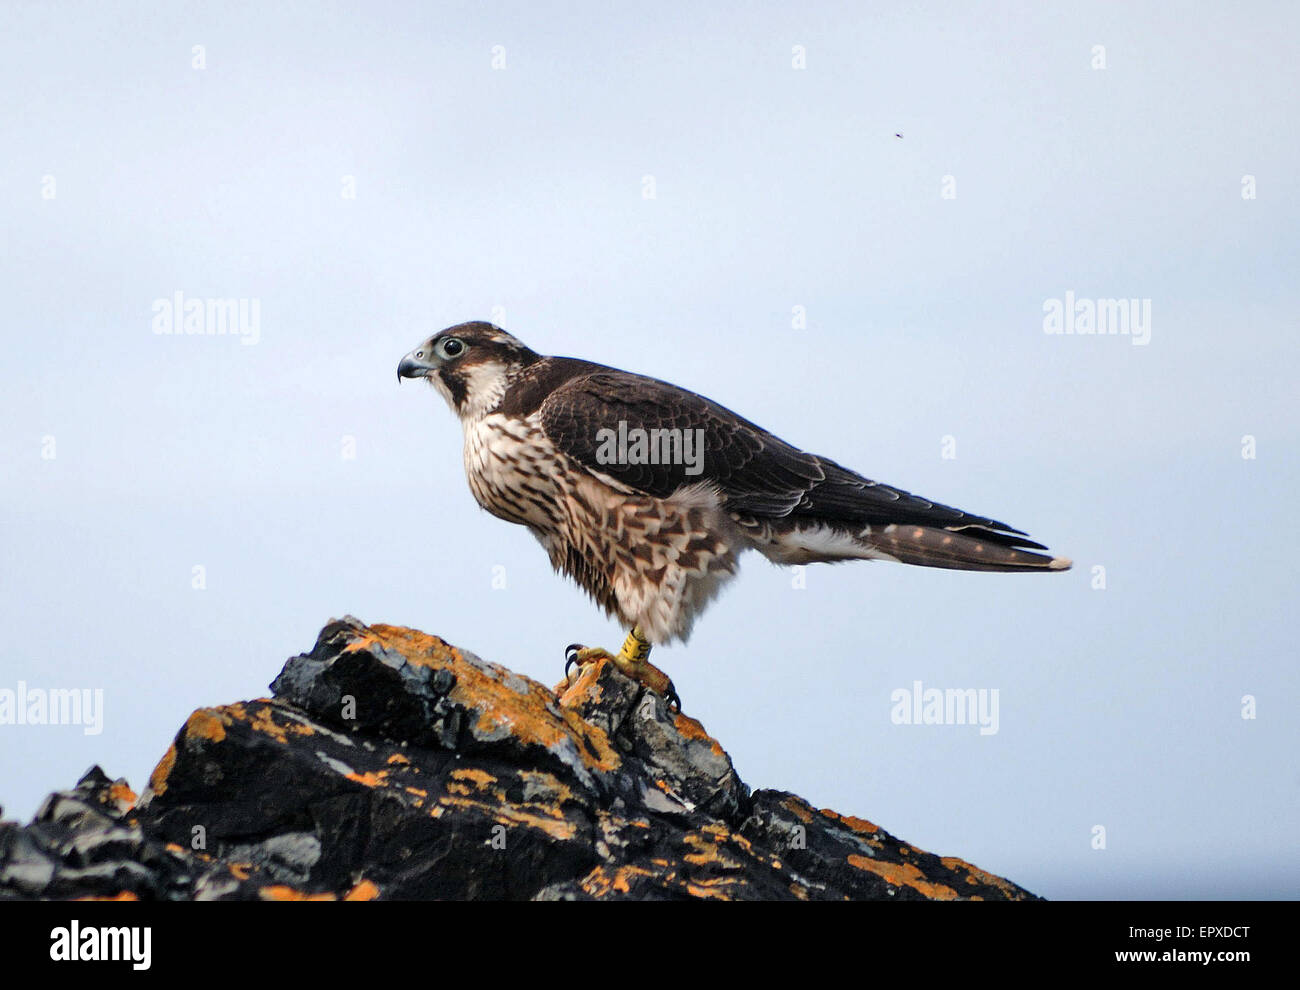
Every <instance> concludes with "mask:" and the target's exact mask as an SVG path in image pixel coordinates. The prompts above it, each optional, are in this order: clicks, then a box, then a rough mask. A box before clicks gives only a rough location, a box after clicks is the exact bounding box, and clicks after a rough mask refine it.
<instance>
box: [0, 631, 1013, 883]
mask: <svg viewBox="0 0 1300 990" xmlns="http://www.w3.org/2000/svg"><path fill="white" fill-rule="evenodd" d="M271 687H272V690H273V692H274V695H273V697H271V698H262V699H258V700H256V701H246V702H239V703H237V704H232V705H223V706H220V707H217V708H204V709H200V710H199V711H196V712H195V713H194V714H193V715H191V716H190V717H189V719H188V720H187V721H186V723H185V725H184V726H183V727H182V729H181V730H180V732H179V733H178V734H177V736H176V739H175V741H174V742H173V744H172V746H171V748H170V749H168V751H167V753H166V755H164V757H163V759H162V760H161V762H160V763H159V764H158V766H157V768H156V769H155V770H154V772H153V774H152V776H151V777H150V779H149V784H148V786H147V787H146V788H145V790H144V792H143V793H142V794H141V795H139V797H138V798H137V796H136V795H135V794H134V793H132V791H131V790H130V788H129V787H127V785H126V783H125V782H124V781H120V780H119V781H111V780H109V779H108V777H107V776H105V775H104V774H103V773H102V772H101V771H100V770H99V768H98V767H95V768H93V769H92V770H91V771H90V772H89V773H87V774H86V776H85V777H83V778H82V780H81V781H80V782H79V783H78V784H77V786H76V788H75V789H73V790H71V791H65V792H60V793H56V794H52V795H50V797H49V798H47V799H46V801H45V803H44V804H43V805H42V807H41V808H40V810H39V811H38V812H37V814H36V817H35V818H34V819H33V820H32V822H31V823H30V824H29V825H27V826H20V825H18V824H17V823H13V822H4V823H0V898H74V897H81V898H142V899H272V900H275V899H336V898H337V899H355V900H362V899H364V900H369V899H376V898H384V899H403V898H516V899H525V898H533V899H541V900H556V899H582V900H587V899H611V898H631V899H653V898H659V899H665V898H708V899H722V900H757V899H805V900H824V899H863V898H866V899H898V900H903V899H942V900H952V899H959V898H960V899H988V900H1019V899H1029V898H1032V897H1033V895H1032V894H1029V893H1028V892H1027V891H1025V890H1023V889H1021V888H1020V887H1018V886H1016V885H1015V884H1013V883H1010V882H1008V881H1006V880H1003V879H1000V878H998V877H995V876H992V875H990V874H988V873H985V872H984V871H983V870H979V869H977V868H975V867H973V866H971V865H970V864H968V863H965V862H963V861H962V860H960V859H954V858H949V857H942V858H941V857H939V856H935V855H932V854H930V853H926V852H922V851H921V850H919V849H916V848H915V847H913V846H910V845H909V844H907V843H905V842H900V841H899V840H898V839H896V838H894V837H893V836H892V835H890V834H889V833H887V832H885V831H883V830H882V829H880V828H878V827H876V826H875V825H873V824H871V823H870V822H868V821H864V820H862V819H860V818H853V817H850V816H846V815H840V814H837V813H835V812H833V811H828V810H819V809H816V808H813V807H812V806H810V805H809V804H808V803H807V802H806V801H804V800H803V799H802V798H800V797H797V796H795V795H794V794H789V793H786V792H783V791H773V790H759V791H754V792H751V791H750V790H749V788H748V787H746V786H745V784H744V783H743V782H742V781H741V779H740V777H739V776H738V775H737V774H736V770H735V768H734V767H733V766H732V763H731V759H730V758H729V757H728V756H727V753H726V752H725V751H724V750H723V748H722V746H720V745H719V744H718V742H717V741H716V740H714V739H713V738H712V737H710V736H709V734H708V733H707V732H706V731H705V730H704V728H703V726H701V725H700V723H699V722H697V721H696V720H695V719H693V718H690V717H689V716H687V715H684V714H682V713H680V712H676V711H674V710H672V709H670V708H669V707H668V706H667V705H666V704H665V702H664V701H663V699H662V698H661V697H660V696H658V695H656V694H654V693H652V692H649V691H646V690H645V689H644V688H642V687H641V685H639V684H637V683H635V682H633V681H631V680H629V679H628V678H627V677H625V676H624V675H623V674H621V673H620V672H619V671H618V670H617V668H615V667H614V666H613V665H612V664H610V663H608V662H598V663H595V664H591V665H588V666H586V667H584V668H582V669H581V670H580V672H578V673H575V675H574V678H573V680H572V683H567V684H561V685H560V686H559V687H558V688H557V689H556V690H554V691H552V690H549V689H548V688H546V687H545V686H543V685H541V684H539V683H537V682H536V681H532V680H530V679H528V678H526V677H521V676H520V675H518V674H515V673H513V672H511V671H509V670H507V669H506V668H504V667H501V666H498V665H497V664H493V663H488V662H486V661H484V660H481V659H479V658H478V657H476V656H474V655H473V654H472V653H469V652H467V651H465V650H461V649H458V648H456V647H453V646H450V645H448V644H447V643H445V642H443V641H442V640H441V639H439V638H437V637H436V636H430V635H427V634H425V633H421V632H417V631H415V630H412V629H405V628H400V627H395V626H384V625H375V626H366V625H364V624H362V623H361V622H358V621H357V620H356V619H352V618H345V619H342V620H337V621H332V622H331V623H329V625H327V626H326V627H325V628H324V629H323V630H322V631H321V634H320V637H319V639H318V640H317V642H316V646H315V648H314V649H313V650H312V651H311V652H310V653H308V654H305V655H302V656H297V657H294V658H293V659H291V660H290V661H289V662H288V663H287V664H286V665H285V667H284V669H283V670H282V671H281V673H280V675H279V677H277V678H276V679H275V681H274V683H273V684H272V685H271Z"/></svg>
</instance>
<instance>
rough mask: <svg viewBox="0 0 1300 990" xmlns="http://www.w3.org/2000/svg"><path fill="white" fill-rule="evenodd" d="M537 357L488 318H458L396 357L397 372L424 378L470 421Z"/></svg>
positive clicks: (497, 400) (496, 402)
mask: <svg viewBox="0 0 1300 990" xmlns="http://www.w3.org/2000/svg"><path fill="white" fill-rule="evenodd" d="M539 358H540V355H538V354H537V353H536V352H534V351H532V350H530V349H529V348H528V347H526V346H525V345H524V344H522V343H521V342H520V341H519V340H517V339H516V338H515V337H512V336H511V335H510V334H508V333H506V332H505V331H504V330H502V329H501V328H500V327H496V326H493V325H492V324H491V323H484V322H481V321H478V322H474V323H460V324H458V325H456V326H454V327H448V328H447V329H446V330H439V331H438V332H437V333H435V334H434V335H433V336H432V337H430V338H429V339H428V340H426V341H425V342H424V343H422V344H421V345H420V346H419V347H417V348H416V349H415V350H413V351H411V352H410V353H409V354H407V355H406V357H404V358H402V362H401V364H399V365H398V366H397V377H398V380H399V381H400V380H401V379H403V378H427V379H428V380H429V383H430V384H431V385H433V387H434V388H436V389H437V390H438V392H439V393H440V394H441V395H442V397H443V398H444V399H446V400H447V404H448V405H449V406H451V408H452V411H453V412H454V413H456V415H457V416H459V417H460V418H461V419H462V420H470V419H477V418H478V417H480V416H483V415H486V414H487V413H489V412H491V411H492V410H493V409H495V408H496V407H497V406H498V405H500V403H501V399H502V397H503V396H504V395H505V393H506V389H507V388H508V387H509V386H510V383H511V381H512V380H513V379H514V377H515V376H516V375H517V374H519V372H520V371H522V370H523V369H524V368H526V367H528V366H529V365H530V364H532V363H533V362H534V361H537V360H539Z"/></svg>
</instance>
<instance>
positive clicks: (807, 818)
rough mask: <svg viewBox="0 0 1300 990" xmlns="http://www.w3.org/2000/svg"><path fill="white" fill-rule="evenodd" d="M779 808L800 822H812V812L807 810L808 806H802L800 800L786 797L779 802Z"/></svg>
mask: <svg viewBox="0 0 1300 990" xmlns="http://www.w3.org/2000/svg"><path fill="white" fill-rule="evenodd" d="M781 806H782V807H783V808H785V810H786V811H788V812H790V813H791V814H792V815H794V816H795V817H796V818H798V819H799V820H800V821H801V822H805V823H808V822H811V821H812V820H813V816H812V811H810V810H809V808H808V805H806V804H804V803H803V801H802V799H800V798H797V797H788V798H786V799H785V800H784V801H782V802H781Z"/></svg>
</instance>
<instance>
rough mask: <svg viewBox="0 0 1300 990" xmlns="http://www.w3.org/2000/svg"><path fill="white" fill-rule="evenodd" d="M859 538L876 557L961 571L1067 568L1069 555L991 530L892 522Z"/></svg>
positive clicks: (871, 528) (1052, 569)
mask: <svg viewBox="0 0 1300 990" xmlns="http://www.w3.org/2000/svg"><path fill="white" fill-rule="evenodd" d="M858 539H859V540H860V541H861V542H862V543H863V544H865V547H866V548H867V549H869V551H870V552H871V555H872V556H882V555H883V556H887V557H892V558H893V559H894V560H897V561H900V562H901V563H904V564H918V565H920V566H921V567H947V568H951V569H953V570H959V571H1065V570H1069V568H1070V566H1071V564H1072V563H1073V562H1072V561H1071V560H1069V559H1068V558H1066V557H1052V556H1048V555H1046V554H1041V553H1033V552H1032V551H1031V550H1029V549H1027V547H1033V548H1035V549H1038V550H1045V549H1047V548H1046V547H1044V546H1043V545H1042V544H1041V543H1035V542H1033V541H1032V540H1028V539H1019V538H1017V537H1015V536H1009V535H1008V534H1006V533H994V532H991V531H988V530H983V531H975V532H972V531H971V530H970V529H969V528H966V529H965V531H958V530H957V529H956V528H954V529H941V528H938V527H934V526H915V525H909V524H903V523H891V524H890V525H888V526H869V527H867V529H865V530H864V531H863V532H862V534H861V535H860V536H859V537H858Z"/></svg>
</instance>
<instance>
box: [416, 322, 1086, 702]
mask: <svg viewBox="0 0 1300 990" xmlns="http://www.w3.org/2000/svg"><path fill="white" fill-rule="evenodd" d="M397 375H398V382H399V383H400V382H401V381H402V380H403V379H421V378H422V379H425V380H426V381H428V382H429V383H430V384H431V385H432V386H433V388H434V389H435V390H436V391H437V392H438V393H439V394H440V395H441V396H442V398H443V399H445V400H446V402H447V404H448V405H449V406H450V407H451V410H452V412H453V413H455V414H456V416H457V417H458V418H459V420H460V423H461V426H462V429H463V434H464V465H465V474H466V478H467V480H468V482H469V488H470V491H471V492H472V493H473V496H474V498H475V500H476V501H477V502H478V504H479V505H480V506H481V507H482V508H484V509H486V510H487V511H488V512H490V513H491V514H492V515H494V516H497V517H498V518H500V519H503V520H506V521H508V522H511V523H516V524H519V525H522V526H525V527H527V528H528V530H529V531H530V532H532V534H533V535H534V536H535V537H536V538H537V540H538V541H539V542H540V543H541V545H542V547H543V548H544V549H545V551H546V553H547V555H548V557H549V559H550V563H551V565H552V567H553V568H554V569H555V570H556V571H557V572H559V573H561V574H564V575H567V576H568V577H570V578H572V579H573V580H574V581H575V582H576V583H577V584H578V585H579V586H580V587H581V588H582V589H583V590H585V591H586V592H587V594H588V595H590V596H591V598H592V599H593V600H594V601H595V603H596V604H597V605H599V606H600V607H601V608H603V609H604V611H605V612H606V614H608V615H611V616H614V617H616V618H617V619H618V620H619V621H620V622H621V623H622V624H623V626H624V627H625V628H628V629H629V630H630V631H629V632H628V635H627V638H626V640H625V641H624V643H623V646H622V648H621V649H620V650H619V651H618V652H617V653H610V652H609V651H607V650H604V649H601V648H599V647H587V646H583V645H582V644H580V643H574V644H571V645H570V646H569V647H568V648H567V650H566V663H565V676H566V678H567V677H568V676H569V671H570V668H571V667H572V666H573V665H574V664H577V665H579V666H583V665H586V664H589V663H593V662H596V661H599V660H604V659H608V660H611V661H612V662H613V663H614V665H615V666H616V667H618V669H619V670H621V671H622V672H623V673H625V674H627V675H628V676H629V677H631V678H633V679H634V680H636V681H638V682H639V683H640V684H642V685H644V686H645V687H647V688H649V689H650V690H652V691H655V692H657V693H659V694H660V695H661V696H663V697H664V698H665V699H666V701H667V702H668V703H669V704H670V706H675V707H676V709H677V710H678V711H680V710H681V700H680V697H679V696H678V695H677V692H676V689H675V687H674V686H673V683H672V680H671V678H669V677H668V676H667V674H666V673H664V672H663V671H662V670H660V669H659V668H658V667H656V666H655V665H654V664H652V663H650V661H649V656H650V652H651V648H652V647H653V646H656V645H660V644H665V643H671V642H675V641H681V642H685V641H686V640H687V639H688V638H689V636H690V634H691V630H692V627H693V626H694V624H695V621H696V619H697V618H699V616H700V615H701V614H702V612H703V611H704V610H705V608H706V607H707V606H708V605H709V603H710V602H711V601H713V600H714V599H715V598H716V596H717V595H718V593H719V591H720V590H721V589H722V587H723V586H724V585H725V584H726V582H727V581H729V580H730V579H732V578H733V577H734V576H735V575H736V573H737V565H738V558H739V557H740V556H741V555H742V554H743V553H744V552H745V551H748V550H756V551H758V553H760V554H761V555H763V556H764V557H766V558H767V559H768V560H770V561H773V562H774V563H777V564H782V565H801V564H809V563H817V562H828V563H834V562H841V561H847V560H887V561H896V562H901V563H904V564H915V565H920V566H924V567H942V568H952V569H957V570H969V571H1004V572H1020V573H1042V572H1053V571H1064V570H1068V569H1069V568H1070V566H1071V561H1070V560H1068V559H1067V558H1064V557H1057V556H1052V555H1051V554H1050V552H1046V553H1038V552H1036V551H1047V547H1046V546H1044V545H1043V544H1041V543H1037V542H1035V541H1033V540H1031V539H1029V537H1028V536H1027V535H1026V534H1025V533H1024V532H1023V531H1022V530H1019V529H1014V528H1012V527H1011V526H1008V525H1007V524H1005V523H1001V522H998V521H997V520H995V519H991V518H988V517H986V516H980V515H975V514H972V513H969V512H965V511H962V510H961V509H955V508H952V507H951V506H947V505H942V504H940V503H938V502H934V501H931V500H929V499H926V498H921V497H920V496H917V495H913V494H911V493H910V492H907V491H904V490H903V489H901V488H896V487H893V486H891V485H886V484H882V483H880V482H878V481H873V480H871V479H869V478H866V477H864V476H863V475H860V474H857V473H856V472H854V471H851V470H849V469H848V468H845V467H841V466H840V465H839V464H837V463H836V462H835V461H832V460H830V459H829V458H827V457H822V456H819V455H817V454H811V453H807V452H805V451H803V450H800V449H799V448H797V447H794V446H792V445H791V444H789V443H786V442H785V441H784V440H782V439H780V438H779V437H777V436H775V435H773V434H772V433H769V432H768V431H767V430H765V429H763V428H762V427H759V426H756V425H755V424H753V423H751V422H749V421H748V420H746V419H743V418H742V417H741V416H739V415H737V414H736V413H734V412H732V411H731V410H730V409H727V408H725V407H723V406H721V405H719V404H718V403H716V402H714V401H712V400H711V399H707V398H705V397H704V396H702V395H699V394H697V393H695V392H692V391H689V390H687V389H684V388H680V387H678V386H676V385H673V384H670V383H669V382H666V381H661V380H659V379H656V378H650V377H646V376H644V375H638V374H634V373H632V372H628V371H621V370H619V369H617V368H612V367H608V366H606V365H602V364H597V363H595V362H592V361H585V360H581V359H578V358H569V357H548V356H545V355H542V354H539V353H537V352H536V351H533V350H532V349H531V348H529V347H528V346H526V345H525V344H524V343H523V342H522V341H520V340H519V339H518V338H516V337H514V336H513V335H512V334H510V333H507V332H506V331H505V330H503V329H501V328H500V327H498V326H495V325H494V324H492V323H488V322H484V321H472V322H468V323H460V324H457V325H456V326H451V327H448V328H446V329H445V330H440V331H439V332H438V333H436V334H434V335H433V336H432V337H430V338H428V339H427V340H425V341H424V342H422V343H421V344H420V345H419V346H417V347H416V348H415V349H414V350H412V351H410V352H409V353H408V354H406V355H405V356H404V357H403V358H402V359H401V362H400V363H399V364H398V367H397Z"/></svg>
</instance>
